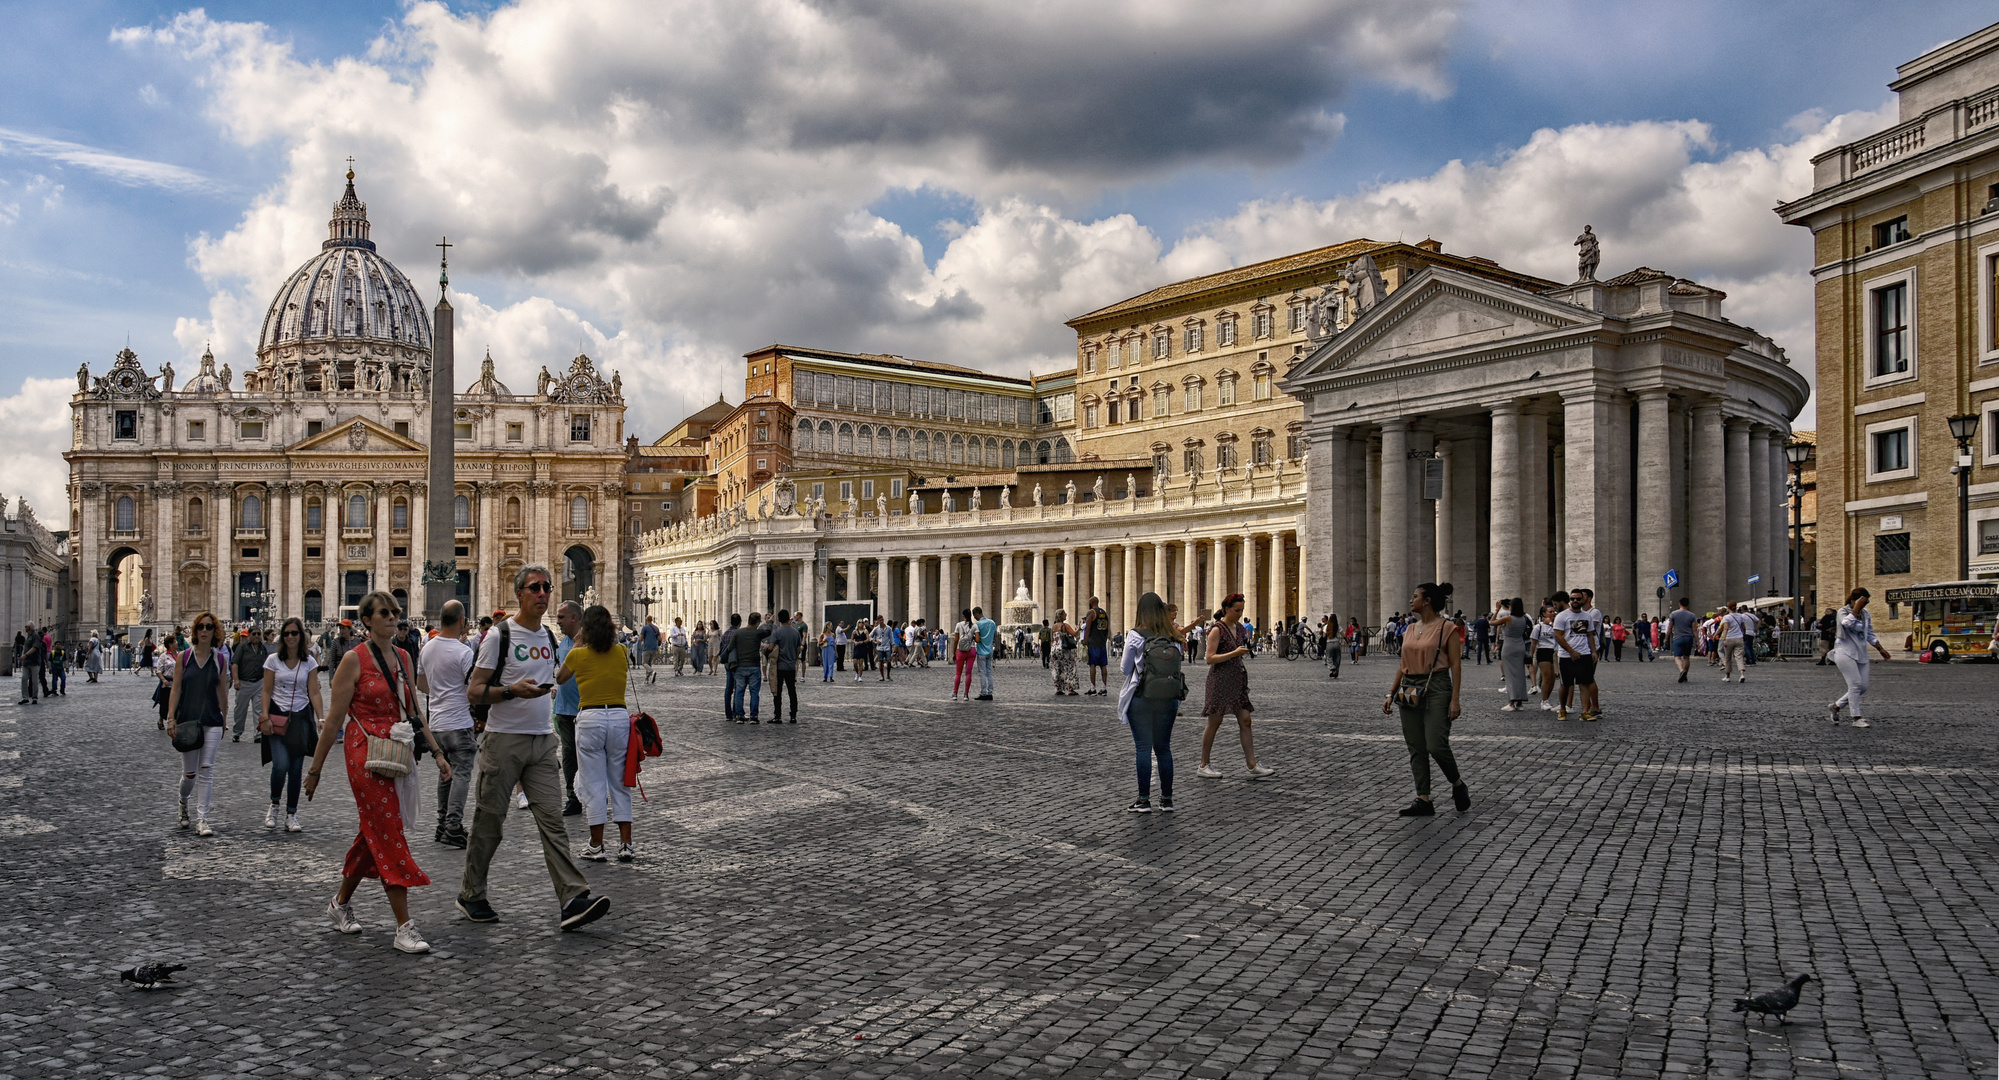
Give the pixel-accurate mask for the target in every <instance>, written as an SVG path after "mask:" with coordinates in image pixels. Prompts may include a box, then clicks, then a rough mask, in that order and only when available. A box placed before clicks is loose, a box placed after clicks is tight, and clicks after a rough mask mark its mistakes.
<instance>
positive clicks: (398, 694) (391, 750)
mask: <svg viewBox="0 0 1999 1080" xmlns="http://www.w3.org/2000/svg"><path fill="white" fill-rule="evenodd" d="M368 651H369V652H370V653H371V654H373V655H374V658H375V666H376V667H378V668H380V669H381V672H382V678H384V679H386V680H387V681H388V684H389V697H390V698H391V699H392V700H393V701H394V702H395V703H396V718H397V722H396V724H395V726H394V727H392V728H390V729H389V736H388V738H383V737H382V736H380V735H370V736H368V764H367V769H368V771H369V772H371V773H374V774H375V775H376V776H380V777H384V778H387V779H394V778H395V777H398V776H408V775H409V774H410V770H412V769H414V768H415V767H416V753H415V750H416V734H415V731H414V727H413V725H412V724H411V723H410V720H409V713H408V712H406V711H405V710H404V708H403V691H402V687H401V686H400V685H398V684H397V681H396V675H395V672H394V671H393V670H392V669H391V668H390V667H389V665H388V662H387V661H386V660H385V659H383V657H382V650H381V649H379V648H376V647H375V643H374V642H372V641H371V642H369V643H368Z"/></svg>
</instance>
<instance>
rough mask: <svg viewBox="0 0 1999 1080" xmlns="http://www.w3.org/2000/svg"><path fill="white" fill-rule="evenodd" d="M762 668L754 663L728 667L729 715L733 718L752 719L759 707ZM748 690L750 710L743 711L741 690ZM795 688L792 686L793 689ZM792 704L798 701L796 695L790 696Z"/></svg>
mask: <svg viewBox="0 0 1999 1080" xmlns="http://www.w3.org/2000/svg"><path fill="white" fill-rule="evenodd" d="M763 688H764V673H763V669H762V668H760V667H758V666H757V665H755V664H745V665H744V666H742V667H739V668H730V669H729V717H730V719H733V720H745V719H748V720H754V719H756V718H757V711H758V709H759V707H760V705H759V702H758V699H759V698H760V697H762V696H763ZM745 689H747V690H748V691H749V692H750V711H749V712H744V711H743V691H744V690H745ZM795 689H796V688H794V691H795ZM791 701H792V704H794V705H796V704H797V703H798V695H797V693H796V692H794V693H793V694H792V696H791Z"/></svg>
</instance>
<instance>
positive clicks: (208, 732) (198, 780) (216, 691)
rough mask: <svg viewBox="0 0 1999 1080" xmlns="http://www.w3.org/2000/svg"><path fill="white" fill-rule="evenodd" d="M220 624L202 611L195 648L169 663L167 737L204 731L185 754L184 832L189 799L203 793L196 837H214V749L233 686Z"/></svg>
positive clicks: (196, 625) (219, 740)
mask: <svg viewBox="0 0 1999 1080" xmlns="http://www.w3.org/2000/svg"><path fill="white" fill-rule="evenodd" d="M220 636H221V624H220V623H218V622H217V621H216V619H215V616H214V615H211V614H209V613H208V612H206V611H204V612H202V613H201V614H200V615H198V616H196V617H195V620H194V645H193V647H192V648H190V649H188V650H187V651H186V652H184V653H181V654H180V655H178V656H173V657H169V658H168V666H170V667H172V668H173V672H174V676H173V680H174V681H173V689H172V690H170V691H168V693H167V738H169V739H171V738H173V737H174V733H175V732H176V731H178V730H179V729H180V727H181V725H183V724H192V725H194V726H196V727H199V728H201V743H200V745H198V746H196V747H195V748H194V749H192V750H184V751H182V752H181V755H180V758H181V780H180V827H181V828H183V829H185V828H187V826H188V815H187V799H188V796H189V795H192V794H194V792H195V789H196V788H197V787H199V788H200V789H201V803H200V805H199V806H198V807H197V812H196V814H195V817H194V835H196V836H214V835H215V830H214V829H211V828H209V827H208V808H209V804H210V802H211V801H212V800H213V798H214V795H215V750H216V748H217V747H219V746H221V745H222V718H223V717H225V716H227V715H229V681H228V680H227V679H225V678H223V668H224V665H223V662H222V657H221V655H220V654H219V653H218V651H217V649H216V647H215V646H216V639H217V638H218V637H220Z"/></svg>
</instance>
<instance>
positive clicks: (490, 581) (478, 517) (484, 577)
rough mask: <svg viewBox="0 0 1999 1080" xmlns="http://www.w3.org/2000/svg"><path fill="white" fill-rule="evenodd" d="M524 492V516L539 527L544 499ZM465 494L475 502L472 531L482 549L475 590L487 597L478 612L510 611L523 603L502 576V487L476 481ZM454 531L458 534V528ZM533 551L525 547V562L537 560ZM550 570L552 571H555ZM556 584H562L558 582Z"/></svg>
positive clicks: (530, 525)
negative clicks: (525, 502) (526, 500)
mask: <svg viewBox="0 0 1999 1080" xmlns="http://www.w3.org/2000/svg"><path fill="white" fill-rule="evenodd" d="M523 494H524V495H526V496H527V499H528V502H527V505H526V506H523V507H522V508H521V512H522V514H523V515H524V517H523V519H522V520H523V521H524V522H526V523H527V524H528V527H529V528H538V527H539V526H540V522H541V517H540V514H541V511H540V509H539V507H540V505H541V500H540V499H539V498H538V497H536V496H534V495H533V494H531V493H528V492H523ZM466 498H467V501H469V502H471V503H473V504H474V509H473V516H472V525H473V527H474V529H475V531H474V533H473V535H474V536H476V537H478V540H477V544H478V546H477V547H476V548H474V550H475V551H477V552H478V553H479V569H478V571H477V573H476V577H477V580H476V581H474V582H473V585H474V586H475V588H474V592H476V593H477V594H478V595H480V596H482V597H484V599H482V600H481V601H480V606H479V613H480V614H484V613H486V612H491V611H498V610H500V609H501V608H503V607H504V608H505V609H506V610H507V611H508V612H510V613H511V612H512V611H513V610H514V609H515V608H516V607H519V606H520V604H519V602H518V600H517V599H516V598H515V596H514V594H513V585H514V583H513V582H511V581H502V580H500V491H499V489H498V488H496V487H495V486H493V485H492V484H487V483H480V484H474V485H473V486H472V490H471V491H470V492H468V493H467V496H466ZM453 532H454V534H455V533H456V530H453ZM530 544H532V541H530ZM532 551H533V548H532V547H531V546H530V547H528V548H526V549H524V553H527V554H528V557H527V558H526V559H525V560H524V561H525V562H535V561H537V560H536V559H535V558H534V557H533V555H532V554H531V552H532ZM549 572H550V573H551V574H553V573H554V572H555V571H553V570H550V571H549ZM557 587H558V588H560V587H561V586H560V584H559V583H558V584H557ZM550 606H553V604H551V605H550ZM473 625H474V626H476V625H478V622H477V620H474V622H473Z"/></svg>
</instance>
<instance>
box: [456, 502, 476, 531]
mask: <svg viewBox="0 0 1999 1080" xmlns="http://www.w3.org/2000/svg"><path fill="white" fill-rule="evenodd" d="M451 527H452V528H454V529H469V528H471V527H472V500H471V499H468V498H466V497H465V496H463V495H459V496H457V497H455V498H453V499H452V500H451Z"/></svg>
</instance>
